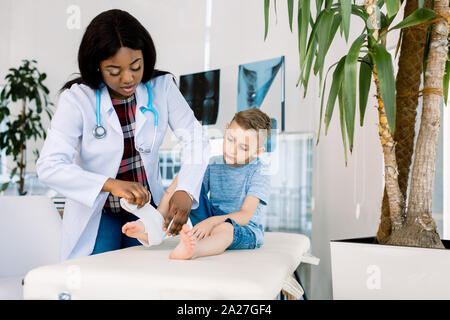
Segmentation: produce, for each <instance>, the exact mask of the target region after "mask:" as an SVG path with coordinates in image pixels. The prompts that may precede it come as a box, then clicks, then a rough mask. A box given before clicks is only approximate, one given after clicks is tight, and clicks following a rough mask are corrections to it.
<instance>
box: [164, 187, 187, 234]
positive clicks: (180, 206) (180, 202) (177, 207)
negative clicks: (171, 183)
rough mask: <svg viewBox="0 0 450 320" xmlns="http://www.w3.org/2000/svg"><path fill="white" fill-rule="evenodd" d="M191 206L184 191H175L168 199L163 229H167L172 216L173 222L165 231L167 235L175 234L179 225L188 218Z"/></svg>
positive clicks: (178, 230) (178, 229)
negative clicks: (167, 210)
mask: <svg viewBox="0 0 450 320" xmlns="http://www.w3.org/2000/svg"><path fill="white" fill-rule="evenodd" d="M191 206H192V200H191V197H189V195H188V194H187V193H186V191H183V190H178V191H175V193H174V194H173V195H172V198H170V201H169V213H168V214H167V215H166V216H165V217H164V225H163V230H164V231H166V230H167V228H168V226H169V224H170V221H172V218H173V223H172V225H171V226H170V229H169V232H168V233H167V234H168V235H169V236H175V235H177V234H178V232H180V230H181V227H182V226H183V224H185V223H186V222H187V220H188V217H189V213H191ZM174 217H175V218H174Z"/></svg>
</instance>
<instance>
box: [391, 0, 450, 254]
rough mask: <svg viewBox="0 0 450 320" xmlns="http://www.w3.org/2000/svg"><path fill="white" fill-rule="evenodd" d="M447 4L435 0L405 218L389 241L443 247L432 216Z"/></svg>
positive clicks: (446, 33)
mask: <svg viewBox="0 0 450 320" xmlns="http://www.w3.org/2000/svg"><path fill="white" fill-rule="evenodd" d="M448 4H449V0H435V1H434V11H435V12H436V14H437V15H438V19H437V21H436V22H435V23H434V24H433V27H432V32H431V41H430V51H429V54H428V62H427V72H426V73H425V80H424V89H423V110H422V119H421V123H420V130H419V134H418V137H417V143H416V151H415V155H414V164H413V169H412V176H411V187H410V188H411V189H410V197H409V201H408V210H407V217H406V221H405V224H404V226H403V227H402V228H400V229H399V230H393V231H392V234H391V237H390V239H389V241H388V243H389V244H395V245H406V246H420V247H429V248H443V245H442V242H441V240H440V237H439V234H438V233H437V231H436V224H435V223H434V220H433V218H432V216H431V215H432V202H433V201H432V199H433V185H434V174H435V161H436V147H437V141H438V135H439V127H440V105H441V103H442V97H443V77H444V72H445V62H446V61H447V52H448V43H447V36H448V22H447V17H448Z"/></svg>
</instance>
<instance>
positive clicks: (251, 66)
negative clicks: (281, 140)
mask: <svg viewBox="0 0 450 320" xmlns="http://www.w3.org/2000/svg"><path fill="white" fill-rule="evenodd" d="M280 70H281V72H279V71H280ZM278 74H280V76H279V78H280V81H279V83H280V84H281V88H275V87H277V86H276V85H273V84H274V80H275V79H276V78H277V75H278ZM277 84H278V83H277ZM269 89H271V90H269ZM271 93H272V94H271ZM280 93H281V94H280ZM284 95H285V92H284V57H279V58H275V59H269V60H263V61H257V62H252V63H247V64H241V65H240V66H239V75H238V98H237V104H238V105H237V110H238V111H242V110H246V109H250V108H260V109H261V111H264V112H265V113H266V114H267V115H269V117H270V118H271V120H272V134H271V136H270V137H269V139H268V140H267V142H266V150H267V151H268V152H272V151H274V150H275V147H276V145H275V142H276V131H277V129H278V127H277V126H278V125H279V124H280V123H281V131H284V112H285V110H284V108H285V105H284V100H285V99H284ZM280 96H281V97H280Z"/></svg>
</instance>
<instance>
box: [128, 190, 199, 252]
mask: <svg viewBox="0 0 450 320" xmlns="http://www.w3.org/2000/svg"><path fill="white" fill-rule="evenodd" d="M120 206H121V207H122V208H123V209H125V210H127V211H128V212H130V213H132V214H134V215H135V216H136V217H138V218H140V220H141V221H142V223H143V224H144V227H145V230H144V232H147V235H148V243H145V242H143V241H141V240H139V239H138V240H139V242H140V243H142V244H143V245H145V246H147V247H150V246H155V245H158V244H160V243H161V242H162V241H163V240H164V239H166V238H168V237H169V236H168V235H167V232H168V230H170V226H171V225H172V222H173V219H172V221H171V222H170V224H169V226H168V227H167V231H163V229H162V228H163V225H164V217H163V216H162V214H161V213H160V212H159V211H158V210H156V209H155V208H154V207H153V206H152V205H151V204H150V203H146V204H145V205H144V206H143V207H142V208H140V209H137V204H131V203H128V201H127V199H125V198H120ZM187 224H188V225H189V228H192V223H191V220H190V219H188V221H187Z"/></svg>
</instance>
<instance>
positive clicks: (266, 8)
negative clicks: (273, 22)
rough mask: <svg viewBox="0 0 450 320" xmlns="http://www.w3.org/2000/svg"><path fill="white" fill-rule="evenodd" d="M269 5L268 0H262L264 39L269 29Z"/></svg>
mask: <svg viewBox="0 0 450 320" xmlns="http://www.w3.org/2000/svg"><path fill="white" fill-rule="evenodd" d="M269 6H270V0H264V40H266V38H267V33H268V31H269Z"/></svg>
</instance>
